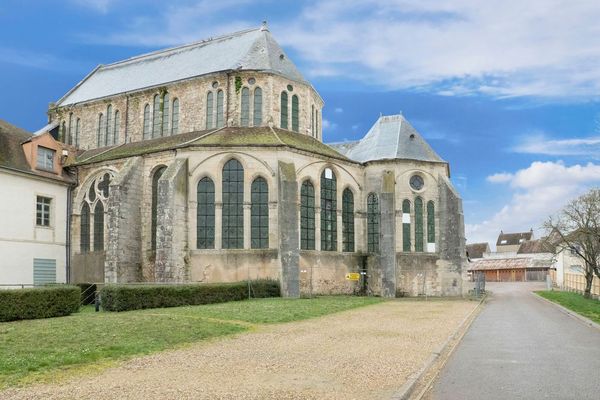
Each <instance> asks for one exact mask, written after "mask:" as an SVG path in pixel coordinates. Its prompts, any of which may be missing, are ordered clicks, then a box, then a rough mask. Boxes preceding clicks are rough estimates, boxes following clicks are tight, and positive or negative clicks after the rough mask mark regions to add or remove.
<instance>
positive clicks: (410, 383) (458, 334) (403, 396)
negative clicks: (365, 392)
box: [390, 295, 487, 400]
mask: <svg viewBox="0 0 600 400" xmlns="http://www.w3.org/2000/svg"><path fill="white" fill-rule="evenodd" d="M486 299H487V295H485V296H483V297H482V298H481V300H479V304H477V306H475V308H474V309H473V310H472V311H471V312H470V313H469V315H467V316H466V317H465V319H463V320H462V322H461V323H460V324H459V326H458V327H457V328H456V330H455V331H454V332H453V333H452V334H450V335H449V336H448V338H447V339H446V340H445V341H444V343H442V344H441V345H440V346H439V347H438V348H437V349H436V350H434V351H433V352H432V353H431V355H430V356H429V357H428V358H427V360H426V361H425V363H424V364H423V366H422V367H421V368H420V369H419V370H418V371H417V372H415V373H414V374H412V375H411V376H410V377H409V378H408V380H407V381H406V382H405V383H404V385H402V387H401V388H400V390H398V391H397V392H396V393H394V394H393V395H392V397H391V398H390V399H391V400H408V399H409V398H410V396H411V395H412V393H413V391H414V389H415V387H416V386H417V383H418V382H419V380H421V378H423V376H425V375H426V374H427V372H428V371H429V369H430V368H431V367H432V366H433V365H434V364H435V362H436V361H437V360H438V358H439V357H440V355H441V354H443V353H444V352H445V351H446V350H448V348H449V347H450V344H451V343H452V342H453V341H454V340H455V339H457V338H458V342H457V343H455V346H454V347H456V345H458V343H460V341H461V340H462V337H463V336H464V334H465V333H466V332H467V330H468V329H469V327H470V326H471V324H472V323H473V321H474V320H475V317H476V316H477V313H478V312H479V311H480V310H481V307H482V305H483V302H484V300H486ZM452 350H453V349H452ZM450 354H452V352H451V351H450V352H449V353H448V354H447V356H450ZM430 383H431V382H429V383H428V384H427V385H426V387H428V386H429V385H430Z"/></svg>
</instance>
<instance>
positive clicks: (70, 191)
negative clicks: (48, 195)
mask: <svg viewBox="0 0 600 400" xmlns="http://www.w3.org/2000/svg"><path fill="white" fill-rule="evenodd" d="M77 182H79V170H77V169H75V183H72V184H70V185H69V186H68V188H67V218H66V220H67V226H66V230H65V231H66V236H67V238H66V239H67V240H66V246H65V252H66V256H67V259H66V263H65V267H66V269H67V271H66V281H67V283H71V217H72V213H73V206H72V204H71V202H72V199H73V189H75V187H76V186H77Z"/></svg>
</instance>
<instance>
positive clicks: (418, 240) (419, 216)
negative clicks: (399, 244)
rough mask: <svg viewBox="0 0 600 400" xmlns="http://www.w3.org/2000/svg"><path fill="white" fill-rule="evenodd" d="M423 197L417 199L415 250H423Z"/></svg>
mask: <svg viewBox="0 0 600 400" xmlns="http://www.w3.org/2000/svg"><path fill="white" fill-rule="evenodd" d="M423 233H424V232H423V199H421V198H420V197H417V198H416V199H415V251H419V252H421V251H423V236H424V235H423Z"/></svg>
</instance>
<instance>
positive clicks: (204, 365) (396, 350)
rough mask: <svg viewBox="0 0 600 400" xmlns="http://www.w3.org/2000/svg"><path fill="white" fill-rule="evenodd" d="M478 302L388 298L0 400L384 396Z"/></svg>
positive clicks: (1, 394) (4, 395)
mask: <svg viewBox="0 0 600 400" xmlns="http://www.w3.org/2000/svg"><path fill="white" fill-rule="evenodd" d="M476 304H477V303H475V302H468V301H458V300H450V301H442V300H433V301H411V300H399V301H389V302H385V303H382V304H377V305H373V306H369V307H364V308H359V309H356V310H350V311H345V312H341V313H338V314H333V315H329V316H325V317H321V318H316V319H311V320H307V321H301V322H293V323H288V324H280V325H262V326H258V327H257V328H256V329H255V330H254V331H252V332H249V333H244V334H240V335H237V336H234V337H228V338H225V339H220V340H216V341H212V342H206V343H200V344H195V345H192V346H190V347H187V348H185V349H182V350H175V351H165V352H162V353H157V354H154V355H151V356H145V357H140V358H136V359H133V360H130V361H127V362H125V363H123V364H122V365H121V366H119V367H116V368H111V369H108V370H106V371H104V372H101V373H99V374H98V375H96V376H84V377H78V378H75V379H73V380H70V381H68V382H65V383H62V384H53V385H38V386H30V387H26V388H21V389H10V390H7V391H5V392H0V398H2V399H65V398H66V399H71V398H72V399H82V398H98V399H141V398H145V399H158V398H160V399H380V398H389V397H390V396H391V395H392V394H393V393H394V392H395V391H397V390H398V389H399V388H400V387H401V386H402V384H403V383H404V382H405V381H406V380H407V378H408V377H409V376H410V375H411V374H412V373H414V372H415V371H417V370H418V369H419V368H420V367H421V366H422V364H423V363H424V362H425V360H426V359H427V357H428V356H429V354H431V352H432V351H433V350H434V349H435V348H436V347H437V346H439V345H440V344H442V343H443V342H444V340H445V339H446V338H447V337H448V336H449V335H450V334H452V333H453V332H454V330H456V328H457V327H458V325H459V324H460V322H461V321H462V320H463V319H464V318H465V316H466V315H467V314H468V313H469V312H470V311H472V310H473V308H475V306H476Z"/></svg>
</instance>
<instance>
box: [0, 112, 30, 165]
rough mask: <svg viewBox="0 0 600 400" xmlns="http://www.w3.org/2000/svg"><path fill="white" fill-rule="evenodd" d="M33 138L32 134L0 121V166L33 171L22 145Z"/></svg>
mask: <svg viewBox="0 0 600 400" xmlns="http://www.w3.org/2000/svg"><path fill="white" fill-rule="evenodd" d="M30 138H31V133H29V132H27V131H25V130H23V129H21V128H19V127H16V126H14V125H12V124H9V123H8V122H6V121H3V120H1V119H0V165H3V166H6V167H9V168H14V169H18V170H21V171H28V172H29V171H31V168H30V167H29V163H28V162H27V159H26V158H25V153H23V148H22V147H21V143H23V142H24V141H26V140H27V139H30Z"/></svg>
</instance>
